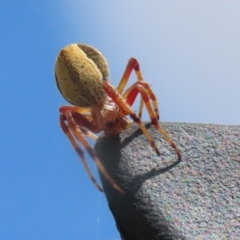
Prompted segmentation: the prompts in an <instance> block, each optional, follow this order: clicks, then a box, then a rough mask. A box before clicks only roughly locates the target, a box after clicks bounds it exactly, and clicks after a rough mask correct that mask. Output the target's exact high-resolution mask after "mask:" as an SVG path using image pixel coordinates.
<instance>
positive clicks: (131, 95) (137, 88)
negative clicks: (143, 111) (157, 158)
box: [123, 81, 181, 160]
mask: <svg viewBox="0 0 240 240" xmlns="http://www.w3.org/2000/svg"><path fill="white" fill-rule="evenodd" d="M138 93H140V94H141V97H142V99H143V102H144V104H145V105H146V108H147V111H148V114H149V116H150V119H151V122H152V124H153V126H154V127H155V128H156V129H157V130H158V132H160V133H161V134H162V135H163V137H164V138H165V139H166V140H167V141H168V143H169V145H170V146H171V147H172V148H173V149H174V151H175V152H176V154H177V156H178V160H181V154H180V151H179V150H178V148H177V147H176V145H175V144H174V142H173V141H172V139H171V138H170V137H169V135H168V134H167V132H166V131H165V130H164V129H163V128H162V127H161V125H160V124H159V122H158V119H159V117H158V115H157V114H156V107H155V106H154V104H153V106H154V110H153V109H152V106H151V104H150V99H151V100H152V101H154V100H156V97H155V94H154V93H153V91H152V90H151V88H150V86H149V85H148V83H146V82H144V81H139V82H136V83H135V84H134V85H132V86H131V87H130V88H129V89H128V90H127V91H126V93H125V94H124V95H123V96H124V98H126V101H127V102H129V103H130V104H132V103H133V102H134V100H135V99H136V96H137V94H138Z"/></svg>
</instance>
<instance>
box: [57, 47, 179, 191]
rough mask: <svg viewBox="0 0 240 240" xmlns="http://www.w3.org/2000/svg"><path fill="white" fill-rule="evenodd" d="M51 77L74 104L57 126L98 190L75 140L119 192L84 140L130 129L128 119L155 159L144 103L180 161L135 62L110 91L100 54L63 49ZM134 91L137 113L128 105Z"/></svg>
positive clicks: (63, 108) (64, 110)
mask: <svg viewBox="0 0 240 240" xmlns="http://www.w3.org/2000/svg"><path fill="white" fill-rule="evenodd" d="M133 70H134V71H135V73H136V75H137V81H136V82H135V83H134V84H133V85H131V86H130V87H129V88H128V89H127V90H126V91H125V92H124V93H123V90H124V87H125V86H126V84H127V81H128V79H129V76H130V74H131V72H132V71H133ZM55 77H56V83H57V86H58V89H59V91H60V92H61V94H62V95H63V97H64V98H65V99H66V100H67V101H68V102H69V103H71V104H73V105H74V106H61V107H60V108H59V111H60V125H61V128H62V130H63V132H64V133H65V134H66V135H67V137H68V139H69V140H70V142H71V144H72V145H73V147H74V148H75V150H76V151H77V153H78V155H79V156H80V158H81V161H82V163H83V165H84V168H85V170H86V171H87V173H88V175H89V177H90V178H91V180H92V182H93V183H94V184H95V186H96V187H97V188H98V189H99V190H100V191H103V190H102V188H101V187H100V185H99V184H98V183H97V181H96V179H95V178H94V176H93V175H92V173H91V171H90V169H89V167H88V165H87V162H86V160H85V156H84V152H83V150H82V149H81V148H80V146H79V145H78V143H77V142H80V143H81V144H82V145H83V147H84V148H85V149H86V150H87V152H88V153H89V155H90V156H91V157H92V158H93V160H94V161H95V163H96V165H97V167H98V169H99V170H100V171H101V173H102V174H103V175H104V176H105V177H106V179H107V180H108V181H109V182H110V184H111V185H112V186H113V187H114V188H115V189H116V190H117V191H118V192H119V193H124V191H123V190H122V189H121V188H120V187H119V186H118V185H117V184H116V183H115V181H114V180H113V179H112V178H111V177H110V175H109V174H108V173H107V171H106V170H105V168H104V166H103V165H102V164H101V162H100V161H99V159H98V157H97V155H96V153H95V151H94V150H93V148H92V147H91V146H90V145H89V143H88V142H87V141H86V139H85V136H88V137H90V138H92V139H94V140H96V139H97V136H96V135H95V134H94V133H99V132H100V131H104V133H105V135H115V134H119V133H121V132H122V131H124V129H126V128H127V127H128V126H129V125H130V123H131V121H130V120H129V119H128V118H127V116H128V115H129V116H130V117H131V118H132V120H133V121H134V122H136V123H137V124H138V125H139V127H140V129H141V130H142V132H143V134H144V135H145V136H146V138H147V139H148V141H149V142H150V144H151V146H152V147H153V149H154V151H155V152H156V153H157V155H160V152H159V150H158V149H157V147H156V145H155V143H154V141H153V139H152V137H151V135H150V134H149V133H148V131H147V129H146V128H145V126H144V125H143V123H142V121H141V114H142V110H143V105H144V104H145V106H146V108H147V111H148V113H149V116H150V118H151V122H152V124H153V125H154V127H155V128H156V129H157V130H158V131H159V132H160V133H161V134H162V135H163V137H164V138H165V139H166V140H167V141H168V143H169V144H170V146H171V147H172V148H173V149H174V151H175V152H176V154H177V156H178V159H179V160H180V159H181V154H180V152H179V150H178V149H177V148H176V146H175V144H174V143H173V141H172V140H171V138H170V137H169V136H168V134H167V133H166V132H165V131H164V129H163V128H162V127H161V126H160V124H159V122H158V120H159V111H158V105H157V101H156V97H155V95H154V93H153V91H152V90H151V88H150V86H149V85H148V83H147V82H145V81H144V80H143V78H142V74H141V72H140V68H139V64H138V61H137V60H136V59H135V58H131V59H130V60H129V61H128V64H127V67H126V70H125V71H124V74H123V76H122V79H121V81H120V83H119V85H118V87H117V88H115V87H113V86H112V85H111V84H110V82H109V69H108V63H107V61H106V59H105V58H104V56H103V55H102V54H101V53H100V52H99V51H98V50H97V49H95V48H93V47H91V46H88V45H85V44H71V45H69V46H67V47H65V48H63V49H62V50H61V51H60V53H59V55H58V57H57V60H56V66H55ZM139 93H140V95H141V102H140V108H139V114H138V115H137V114H135V113H134V112H133V110H132V109H131V105H132V104H133V102H134V101H135V99H136V97H137V95H138V94H139ZM150 100H151V102H150ZM152 106H153V107H152ZM84 135H85V136H84Z"/></svg>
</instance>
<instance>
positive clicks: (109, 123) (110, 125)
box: [106, 122, 114, 128]
mask: <svg viewBox="0 0 240 240" xmlns="http://www.w3.org/2000/svg"><path fill="white" fill-rule="evenodd" d="M106 127H107V128H113V127H114V124H113V122H107V123H106Z"/></svg>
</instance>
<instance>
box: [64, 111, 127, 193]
mask: <svg viewBox="0 0 240 240" xmlns="http://www.w3.org/2000/svg"><path fill="white" fill-rule="evenodd" d="M74 108H75V107H72V109H73V111H71V110H70V109H71V107H61V108H60V109H59V111H60V126H61V128H62V130H63V132H64V133H65V134H66V136H67V137H68V139H69V141H70V142H71V144H72V145H73V147H74V149H75V150H76V152H77V153H78V155H79V157H80V159H81V161H82V163H83V166H84V168H85V170H86V171H87V173H88V176H89V177H90V179H91V180H92V182H93V183H94V185H95V186H96V187H97V188H98V189H99V190H100V191H101V192H103V189H102V187H100V185H99V184H98V183H97V181H96V179H95V178H94V176H93V175H92V173H91V171H90V169H89V167H88V165H87V162H86V159H85V156H84V152H83V150H82V149H81V148H80V147H79V145H78V144H77V141H79V142H80V143H81V144H82V145H83V147H84V148H85V149H86V150H87V152H88V154H89V155H90V156H91V158H92V159H93V160H94V162H95V164H96V165H97V167H98V169H99V171H100V172H101V173H102V174H103V175H104V177H105V178H106V179H107V180H108V182H109V183H110V184H111V185H112V186H113V187H114V188H115V189H116V190H117V191H118V192H119V193H121V194H123V193H124V191H123V190H122V189H121V188H120V187H119V186H118V185H117V184H116V183H115V181H114V180H113V179H112V178H111V177H110V175H109V174H108V173H107V171H106V169H105V167H104V166H103V165H102V163H101V162H100V160H99V159H98V157H97V155H96V153H95V151H94V149H93V148H92V147H91V146H90V145H89V143H88V142H87V141H86V139H85V137H84V133H87V134H86V135H87V136H89V137H91V136H95V135H94V134H92V132H94V133H98V132H100V129H99V128H98V127H97V126H95V125H94V124H93V123H92V122H91V121H90V120H89V119H87V118H86V117H84V116H83V115H82V114H81V113H79V112H78V111H74ZM75 110H76V109H75ZM89 130H90V131H89ZM76 140H77V141H76Z"/></svg>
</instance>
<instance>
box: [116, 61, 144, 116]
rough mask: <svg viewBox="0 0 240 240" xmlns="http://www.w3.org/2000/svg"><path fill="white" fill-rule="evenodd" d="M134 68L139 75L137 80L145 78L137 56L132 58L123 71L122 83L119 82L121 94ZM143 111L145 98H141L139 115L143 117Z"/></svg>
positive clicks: (118, 88)
mask: <svg viewBox="0 0 240 240" xmlns="http://www.w3.org/2000/svg"><path fill="white" fill-rule="evenodd" d="M133 70H134V71H135V73H136V75H137V80H138V81H141V80H143V76H142V73H141V71H140V66H139V63H138V61H137V59H136V58H130V59H129V61H128V64H127V66H126V69H125V71H124V73H123V76H122V78H121V81H120V83H119V84H118V87H117V90H118V92H119V93H120V94H122V92H123V89H124V88H125V86H126V84H127V82H128V80H129V77H130V74H131V72H132V71H133ZM142 112H143V99H142V98H141V100H140V106H139V111H138V116H139V117H140V118H141V117H142Z"/></svg>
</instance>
